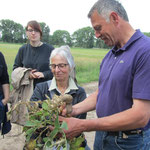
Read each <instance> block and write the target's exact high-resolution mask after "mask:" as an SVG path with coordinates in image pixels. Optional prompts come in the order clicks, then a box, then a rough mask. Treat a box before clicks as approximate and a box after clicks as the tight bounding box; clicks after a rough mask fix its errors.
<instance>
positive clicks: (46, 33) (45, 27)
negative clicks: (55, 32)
mask: <svg viewBox="0 0 150 150" xmlns="http://www.w3.org/2000/svg"><path fill="white" fill-rule="evenodd" d="M40 26H41V28H42V32H43V36H42V41H43V42H46V43H49V36H50V28H49V26H48V25H46V23H44V22H41V23H40Z"/></svg>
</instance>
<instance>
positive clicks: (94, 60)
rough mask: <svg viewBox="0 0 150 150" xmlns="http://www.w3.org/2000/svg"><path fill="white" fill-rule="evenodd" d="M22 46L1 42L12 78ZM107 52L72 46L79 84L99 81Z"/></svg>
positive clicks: (0, 46) (0, 49)
mask: <svg viewBox="0 0 150 150" xmlns="http://www.w3.org/2000/svg"><path fill="white" fill-rule="evenodd" d="M21 46H22V45H21V44H7V43H0V51H1V52H2V53H3V54H4V57H5V60H6V63H7V67H8V73H9V77H10V78H11V73H12V68H13V64H14V60H15V57H16V54H17V52H18V49H19V47H21ZM107 52H108V51H107V50H105V49H83V48H71V53H72V55H73V57H74V60H75V63H76V77H77V81H78V83H79V84H81V85H82V84H83V83H89V82H92V81H98V77H99V66H100V63H101V61H102V59H103V58H104V56H105V55H106V53H107Z"/></svg>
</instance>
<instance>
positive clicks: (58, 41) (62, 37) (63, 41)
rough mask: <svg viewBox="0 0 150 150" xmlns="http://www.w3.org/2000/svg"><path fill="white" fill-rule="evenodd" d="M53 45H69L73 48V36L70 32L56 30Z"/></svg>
mask: <svg viewBox="0 0 150 150" xmlns="http://www.w3.org/2000/svg"><path fill="white" fill-rule="evenodd" d="M52 41H53V45H58V46H61V45H69V46H72V41H71V36H70V33H69V32H68V31H65V30H56V31H55V32H54V33H53V36H52Z"/></svg>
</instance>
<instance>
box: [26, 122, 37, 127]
mask: <svg viewBox="0 0 150 150" xmlns="http://www.w3.org/2000/svg"><path fill="white" fill-rule="evenodd" d="M25 126H27V127H34V126H36V123H35V122H33V121H27V122H26V124H25Z"/></svg>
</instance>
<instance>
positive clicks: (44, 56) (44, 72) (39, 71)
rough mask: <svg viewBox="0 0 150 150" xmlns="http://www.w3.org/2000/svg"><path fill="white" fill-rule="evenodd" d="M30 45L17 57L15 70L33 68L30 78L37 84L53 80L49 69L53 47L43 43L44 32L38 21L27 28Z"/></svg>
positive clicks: (23, 48) (30, 23) (29, 23)
mask: <svg viewBox="0 0 150 150" xmlns="http://www.w3.org/2000/svg"><path fill="white" fill-rule="evenodd" d="M26 35H27V37H28V40H29V43H28V44H25V45H23V46H22V47H21V48H20V49H19V51H18V54H17V56H16V59H15V63H14V66H13V70H14V69H16V68H18V67H25V68H31V69H32V70H31V71H30V78H31V79H34V87H35V85H36V84H37V83H40V82H44V81H47V80H51V79H52V78H53V75H52V72H51V70H50V68H49V57H50V55H51V52H52V50H53V49H54V48H53V46H51V45H49V44H46V43H43V42H41V39H42V30H41V27H40V24H39V23H38V22H37V21H34V20H33V21H29V22H28V24H27V26H26Z"/></svg>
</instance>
